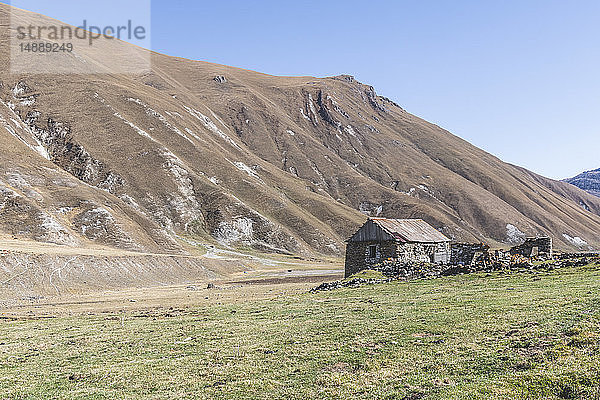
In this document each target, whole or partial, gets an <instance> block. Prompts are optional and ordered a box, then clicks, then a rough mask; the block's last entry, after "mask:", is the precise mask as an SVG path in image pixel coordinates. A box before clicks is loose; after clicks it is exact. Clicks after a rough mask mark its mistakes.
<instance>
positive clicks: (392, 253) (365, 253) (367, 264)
mask: <svg viewBox="0 0 600 400" xmlns="http://www.w3.org/2000/svg"><path fill="white" fill-rule="evenodd" d="M371 246H376V256H375V258H371V257H370V247H371ZM394 257H396V242H395V241H385V242H376V241H370V242H348V244H347V246H346V263H345V276H346V277H348V276H350V275H354V274H356V273H357V272H359V271H362V270H365V269H369V268H371V267H373V266H374V265H377V264H379V263H381V262H382V261H383V260H387V259H388V258H394Z"/></svg>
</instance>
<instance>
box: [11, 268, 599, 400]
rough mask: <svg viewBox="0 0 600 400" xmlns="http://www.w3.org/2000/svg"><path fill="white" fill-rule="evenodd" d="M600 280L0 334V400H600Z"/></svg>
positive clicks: (557, 277)
mask: <svg viewBox="0 0 600 400" xmlns="http://www.w3.org/2000/svg"><path fill="white" fill-rule="evenodd" d="M599 350H600V268H599V267H597V266H588V267H582V268H572V269H565V270H562V271H555V272H553V273H543V274H525V273H522V274H513V275H502V274H475V275H465V276H456V277H449V278H443V279H437V280H431V281H414V282H409V283H401V282H396V283H389V284H381V285H373V286H366V287H361V288H358V289H341V290H337V291H332V292H321V293H315V294H312V293H311V294H304V295H299V296H290V297H279V298H274V299H273V300H269V301H264V302H249V303H246V304H242V305H239V304H221V305H215V306H213V307H210V308H203V309H193V308H187V309H174V310H169V307H168V305H167V306H166V307H165V308H164V309H161V310H152V311H143V310H140V311H136V312H133V313H132V312H130V313H127V314H122V313H121V314H108V313H106V314H97V315H83V316H72V317H59V318H53V319H43V320H40V319H38V320H18V321H0V399H29V398H32V399H47V398H56V399H141V398H144V399H176V398H200V399H203V398H205V399H302V400H307V399H330V398H331V399H494V398H497V399H521V398H522V399H554V398H558V399H575V398H580V399H599V398H600V353H599Z"/></svg>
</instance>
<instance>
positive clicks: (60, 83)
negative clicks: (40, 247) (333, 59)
mask: <svg viewBox="0 0 600 400" xmlns="http://www.w3.org/2000/svg"><path fill="white" fill-rule="evenodd" d="M9 17H10V20H11V21H13V22H15V21H16V22H17V23H18V24H19V25H22V26H29V25H33V26H55V25H57V24H59V23H58V22H57V21H55V20H52V19H50V18H47V17H43V16H40V15H36V14H32V13H29V12H26V11H22V10H21V11H20V10H15V9H11V8H10V7H9V6H7V5H4V4H0V142H1V143H2V146H3V147H2V150H3V153H2V157H1V158H0V203H5V206H4V207H3V208H2V209H0V236H2V235H5V236H6V237H9V238H13V237H16V238H18V239H20V240H34V241H37V242H44V243H55V244H62V245H69V246H76V247H93V246H98V245H101V246H106V247H112V248H118V249H125V250H130V251H131V250H132V251H143V252H154V253H158V252H160V253H165V252H169V253H174V254H181V253H185V251H186V250H187V249H188V247H187V246H186V245H185V244H183V243H181V240H180V238H181V237H186V238H192V239H194V240H196V241H202V242H209V243H211V244H215V243H220V244H221V245H231V246H234V247H252V248H254V249H256V250H259V251H269V252H275V253H284V254H289V253H291V254H294V255H302V256H307V257H314V256H315V255H319V256H321V255H328V256H341V255H342V253H343V249H344V240H345V239H346V238H347V237H348V236H349V235H351V234H352V233H353V232H355V231H356V229H358V228H359V227H360V226H361V225H362V224H363V223H364V221H365V219H366V216H365V214H367V215H372V216H385V217H391V218H423V219H425V220H426V221H427V222H428V223H430V224H431V225H432V226H434V227H435V228H436V229H439V230H441V231H442V232H443V233H444V234H445V235H446V236H448V237H449V238H451V239H456V240H459V241H469V242H480V241H484V242H486V243H489V244H491V245H498V246H501V245H502V246H505V245H509V244H514V243H519V242H520V241H521V240H522V238H523V237H525V236H535V235H550V236H552V237H553V239H554V243H555V245H556V246H557V247H559V248H561V249H572V250H575V249H579V248H581V249H582V250H588V249H589V247H591V248H597V247H600V239H599V238H598V235H597V232H598V231H600V198H597V197H594V196H592V195H590V194H588V193H586V192H584V191H582V190H580V189H578V188H576V187H574V186H572V185H569V184H567V183H564V182H556V181H553V180H549V179H546V178H543V177H540V176H538V175H536V174H534V173H532V172H529V171H527V170H524V169H521V168H518V167H516V166H514V165H510V164H507V163H505V162H503V161H501V160H499V159H498V158H496V157H494V156H493V155H491V154H489V153H487V152H485V151H484V150H482V149H478V148H476V147H474V146H473V145H471V144H469V143H467V142H466V141H464V140H462V139H460V138H459V137H457V136H455V135H453V134H451V133H450V132H448V131H446V130H444V129H442V128H441V127H438V126H435V125H433V124H431V123H428V122H426V121H424V120H422V119H420V118H418V117H416V116H414V115H411V114H410V113H408V112H407V111H406V110H404V109H402V108H401V107H400V106H399V105H397V104H395V103H393V102H392V101H390V100H389V99H386V98H384V97H381V96H378V95H377V93H376V91H375V89H374V88H373V87H371V86H369V85H365V84H362V83H360V82H358V81H356V80H355V79H354V78H352V77H350V76H337V77H329V78H313V77H276V76H270V75H265V74H261V73H258V72H252V71H247V70H242V69H238V68H233V67H228V66H223V65H216V64H211V63H207V62H200V61H191V60H184V59H181V58H173V57H168V56H165V55H161V54H156V53H150V52H149V51H148V50H144V49H141V48H138V47H135V46H132V45H130V44H127V43H124V42H119V41H115V40H106V41H98V42H97V43H95V44H94V46H93V47H90V46H76V50H75V51H74V52H73V53H69V54H63V55H61V57H45V58H40V59H36V60H35V62H31V63H29V64H30V65H34V66H35V67H36V70H39V71H42V72H45V71H56V70H64V68H65V66H67V67H68V69H67V70H68V71H72V72H75V71H78V72H81V74H63V75H46V74H25V73H23V74H12V73H10V66H11V64H10V62H9V61H11V58H10V57H9V55H10V43H12V41H11V35H10V30H9V29H8V27H9V26H10V24H9ZM123 56H125V57H124V58H125V60H124V61H125V62H126V64H125V65H127V61H133V60H136V59H150V60H151V61H152V69H151V71H148V72H147V73H143V74H142V73H140V74H116V73H107V74H91V75H90V74H89V72H90V70H89V66H91V65H93V66H95V67H98V68H99V69H100V70H101V71H106V72H114V71H113V70H112V68H111V67H110V66H112V65H114V64H115V63H117V62H118V61H119V60H122V57H123ZM399 79H404V78H402V77H399ZM482 134H483V133H482Z"/></svg>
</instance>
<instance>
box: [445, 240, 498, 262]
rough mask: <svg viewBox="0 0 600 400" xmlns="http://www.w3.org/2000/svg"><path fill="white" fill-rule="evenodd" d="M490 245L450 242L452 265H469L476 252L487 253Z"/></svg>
mask: <svg viewBox="0 0 600 400" xmlns="http://www.w3.org/2000/svg"><path fill="white" fill-rule="evenodd" d="M489 251H490V246H488V245H486V244H483V243H452V256H451V257H450V264H452V265H471V264H473V261H474V260H475V257H476V256H477V255H478V254H482V255H485V254H488V253H489Z"/></svg>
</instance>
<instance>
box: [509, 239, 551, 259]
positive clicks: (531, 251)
mask: <svg viewBox="0 0 600 400" xmlns="http://www.w3.org/2000/svg"><path fill="white" fill-rule="evenodd" d="M510 254H512V255H520V256H523V257H534V256H537V255H546V256H548V257H552V255H553V254H552V238H549V237H538V238H527V239H525V243H523V244H522V245H519V246H515V247H513V248H512V249H510Z"/></svg>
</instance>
